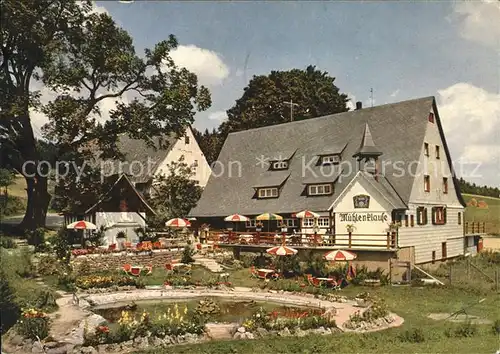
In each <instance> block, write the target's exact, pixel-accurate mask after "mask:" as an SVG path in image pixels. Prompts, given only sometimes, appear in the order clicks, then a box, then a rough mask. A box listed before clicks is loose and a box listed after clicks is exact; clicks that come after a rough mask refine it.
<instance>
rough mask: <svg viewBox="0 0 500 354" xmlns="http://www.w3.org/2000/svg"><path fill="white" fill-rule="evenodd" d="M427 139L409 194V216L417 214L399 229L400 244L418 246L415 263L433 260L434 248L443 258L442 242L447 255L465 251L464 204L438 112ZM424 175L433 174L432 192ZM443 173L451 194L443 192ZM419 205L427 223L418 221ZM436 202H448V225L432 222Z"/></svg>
mask: <svg viewBox="0 0 500 354" xmlns="http://www.w3.org/2000/svg"><path fill="white" fill-rule="evenodd" d="M431 112H432V108H431ZM422 119H427V117H422ZM445 119H446V118H445ZM424 142H426V143H428V144H429V156H428V157H427V156H425V153H424ZM424 142H422V148H421V152H420V160H419V164H418V167H417V169H416V176H415V181H414V184H413V187H412V192H411V196H410V203H409V210H408V211H407V213H406V214H407V215H408V216H410V215H414V218H415V226H414V227H411V226H409V227H405V226H404V222H403V226H402V227H401V228H400V229H399V246H400V247H406V246H414V247H415V263H424V262H429V261H431V260H432V252H433V251H435V252H436V259H441V258H442V255H441V253H442V252H441V243H442V242H446V245H447V256H448V258H450V257H454V256H457V255H460V254H463V253H464V239H463V237H464V236H463V225H459V224H458V213H460V214H461V218H462V224H463V214H464V213H463V212H464V208H463V206H462V205H461V204H460V202H459V200H458V198H457V194H456V191H455V186H454V184H453V179H452V174H451V168H450V166H449V165H448V160H447V157H446V153H445V150H444V146H443V145H444V144H443V141H442V140H441V136H440V134H439V128H438V125H437V117H436V115H435V120H434V123H430V122H428V123H427V129H426V134H425V138H424ZM436 145H438V146H439V147H440V158H439V159H437V158H436ZM424 175H429V176H430V182H431V183H430V187H431V188H430V192H425V191H424ZM443 177H448V194H444V193H443ZM419 206H422V207H426V208H427V215H428V224H427V225H417V224H416V223H417V216H416V208H417V207H419ZM433 206H446V208H447V223H446V224H445V225H433V224H432V214H431V213H432V207H433Z"/></svg>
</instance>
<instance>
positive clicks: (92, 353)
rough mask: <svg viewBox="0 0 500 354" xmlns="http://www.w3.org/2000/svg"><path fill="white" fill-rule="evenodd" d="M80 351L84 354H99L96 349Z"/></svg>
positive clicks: (87, 348) (86, 348) (89, 348)
mask: <svg viewBox="0 0 500 354" xmlns="http://www.w3.org/2000/svg"><path fill="white" fill-rule="evenodd" d="M80 351H81V352H82V353H83V354H97V350H96V349H95V348H94V347H82V348H81V349H80Z"/></svg>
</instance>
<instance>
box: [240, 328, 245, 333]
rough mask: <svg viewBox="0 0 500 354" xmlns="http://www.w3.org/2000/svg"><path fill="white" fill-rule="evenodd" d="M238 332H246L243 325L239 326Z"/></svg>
mask: <svg viewBox="0 0 500 354" xmlns="http://www.w3.org/2000/svg"><path fill="white" fill-rule="evenodd" d="M238 332H240V333H245V332H246V330H245V327H239V328H238Z"/></svg>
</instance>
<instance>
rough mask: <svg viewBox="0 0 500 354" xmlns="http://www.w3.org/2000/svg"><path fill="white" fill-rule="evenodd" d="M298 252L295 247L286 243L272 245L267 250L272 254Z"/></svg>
mask: <svg viewBox="0 0 500 354" xmlns="http://www.w3.org/2000/svg"><path fill="white" fill-rule="evenodd" d="M297 252H298V251H297V250H296V249H295V248H291V247H288V246H285V245H281V246H275V247H271V248H268V249H267V250H266V253H268V254H272V255H274V256H291V255H294V254H297Z"/></svg>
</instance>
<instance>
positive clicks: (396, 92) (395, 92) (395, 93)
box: [389, 89, 399, 98]
mask: <svg viewBox="0 0 500 354" xmlns="http://www.w3.org/2000/svg"><path fill="white" fill-rule="evenodd" d="M398 94H399V89H397V90H396V91H394V92H393V93H391V94H390V95H389V96H391V97H392V98H394V97H396V96H397V95H398Z"/></svg>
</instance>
